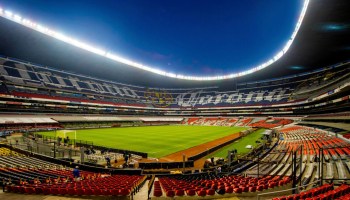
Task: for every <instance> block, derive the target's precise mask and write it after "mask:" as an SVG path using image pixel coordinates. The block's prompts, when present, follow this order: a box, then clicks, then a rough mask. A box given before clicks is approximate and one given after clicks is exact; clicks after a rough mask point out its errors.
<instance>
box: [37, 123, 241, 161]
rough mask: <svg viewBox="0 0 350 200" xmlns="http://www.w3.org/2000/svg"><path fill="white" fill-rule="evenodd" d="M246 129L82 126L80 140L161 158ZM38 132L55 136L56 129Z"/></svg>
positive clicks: (79, 134)
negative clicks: (91, 127) (89, 127)
mask: <svg viewBox="0 0 350 200" xmlns="http://www.w3.org/2000/svg"><path fill="white" fill-rule="evenodd" d="M246 129H247V128H245V127H221V126H146V127H125V128H103V129H82V130H77V139H78V140H87V141H92V142H93V143H94V144H95V145H101V146H106V147H111V148H117V149H125V150H134V151H140V152H145V153H148V156H149V157H153V158H160V157H163V156H166V155H168V154H171V153H175V152H177V151H181V150H184V149H188V148H190V147H193V146H197V145H200V144H203V143H206V142H209V141H212V140H215V139H218V138H222V137H225V136H228V135H230V134H233V133H237V132H240V131H243V130H246ZM38 134H42V135H47V136H55V132H53V131H51V132H40V133H38ZM70 138H72V137H70Z"/></svg>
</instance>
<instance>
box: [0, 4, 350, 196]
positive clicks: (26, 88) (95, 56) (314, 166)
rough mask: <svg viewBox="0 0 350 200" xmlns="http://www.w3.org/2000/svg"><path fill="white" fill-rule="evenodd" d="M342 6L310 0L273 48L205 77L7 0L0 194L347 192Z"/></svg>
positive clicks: (0, 62)
mask: <svg viewBox="0 0 350 200" xmlns="http://www.w3.org/2000/svg"><path fill="white" fill-rule="evenodd" d="M349 5H350V4H349V2H348V1H346V0H318V1H315V0H304V1H302V7H301V10H299V11H298V19H297V23H296V25H295V27H294V29H293V32H292V35H291V36H290V37H289V38H288V40H287V42H286V43H285V44H284V45H283V47H282V48H281V49H280V50H279V51H278V52H277V53H276V54H274V55H273V56H272V57H270V58H268V59H267V60H266V61H265V62H263V63H260V64H258V65H256V66H255V67H251V68H249V69H248V70H244V71H239V72H237V73H236V72H233V73H225V74H217V73H212V74H206V75H203V76H202V75H196V74H191V73H185V72H184V73H182V72H181V73H180V72H179V73H175V72H172V71H171V70H163V69H159V68H155V67H152V65H147V64H141V63H140V62H137V61H134V60H131V59H128V58H127V57H123V56H121V55H119V54H114V53H111V52H110V51H107V50H103V49H100V48H98V47H95V46H92V45H90V44H88V43H83V42H81V41H79V40H78V39H75V38H74V37H72V36H68V35H65V34H63V33H60V32H56V31H54V30H53V29H50V28H47V27H45V26H43V25H40V24H39V23H36V22H34V21H32V20H30V19H27V18H25V17H24V16H23V17H22V16H20V14H21V13H16V12H15V11H11V10H8V9H6V7H5V5H1V6H4V8H2V7H0V41H1V42H0V127H1V128H0V179H1V180H2V181H1V183H0V184H1V186H2V189H3V192H0V198H1V199H23V198H25V199H46V198H47V199H136V200H141V199H154V200H157V199H159V200H161V199H232V200H240V199H241V200H250V199H273V200H299V199H300V200H301V199H304V200H306V199H309V200H311V199H322V200H323V199H327V200H328V199H329V200H330V199H349V198H350V185H349V184H350V145H349V144H350V143H349V142H350V101H349V97H350V93H349V91H350V60H349V59H350V57H349V55H350V53H349V50H350V46H349V45H350V37H349V35H350V21H349V15H348V13H349V12H350V10H349V8H350V6H349ZM330 22H332V24H331V25H329V23H330ZM324 24H328V26H321V28H324V29H327V30H323V29H322V30H320V29H319V28H315V26H316V25H324ZM348 159H349V160H348ZM77 171H78V175H77V174H76V172H77Z"/></svg>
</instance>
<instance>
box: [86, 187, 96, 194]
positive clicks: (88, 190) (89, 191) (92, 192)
mask: <svg viewBox="0 0 350 200" xmlns="http://www.w3.org/2000/svg"><path fill="white" fill-rule="evenodd" d="M93 194H94V191H93V190H92V189H90V188H86V189H85V195H87V196H91V195H93Z"/></svg>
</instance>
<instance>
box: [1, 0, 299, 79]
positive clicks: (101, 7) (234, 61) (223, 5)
mask: <svg viewBox="0 0 350 200" xmlns="http://www.w3.org/2000/svg"><path fill="white" fill-rule="evenodd" d="M302 4H303V1H302V0H283V1H281V0H244V1H242V0H218V1H214V0H201V1H198V0H147V1H146V0H104V1H97V0H59V1H51V0H0V6H1V7H2V8H4V9H7V10H11V11H13V12H14V13H16V14H17V13H18V14H20V15H21V16H22V17H25V18H28V19H31V20H33V21H35V22H38V23H40V24H42V25H45V26H47V27H49V28H51V29H53V30H55V31H58V32H62V33H64V34H66V35H68V36H71V37H74V38H77V39H78V40H81V41H84V42H87V43H89V44H93V45H94V46H97V47H100V48H102V49H104V50H108V51H110V52H113V53H116V54H119V55H122V56H123V57H125V58H128V59H131V60H134V61H137V62H140V63H143V64H146V65H150V66H153V67H156V68H159V69H162V70H165V71H168V72H174V73H182V74H188V75H213V74H215V75H221V74H227V73H233V72H240V71H243V70H247V69H250V68H252V67H255V66H256V65H259V64H261V63H263V62H265V61H267V60H268V59H270V58H271V57H272V56H274V55H275V54H276V53H277V52H278V51H279V50H281V49H282V47H283V46H284V45H285V43H286V42H287V40H288V39H289V37H290V36H291V34H292V32H293V30H294V27H295V24H296V22H297V20H298V17H299V14H300V11H301V7H302Z"/></svg>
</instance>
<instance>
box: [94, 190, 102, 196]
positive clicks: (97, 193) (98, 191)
mask: <svg viewBox="0 0 350 200" xmlns="http://www.w3.org/2000/svg"><path fill="white" fill-rule="evenodd" d="M94 195H102V191H101V190H100V189H98V188H95V189H94Z"/></svg>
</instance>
